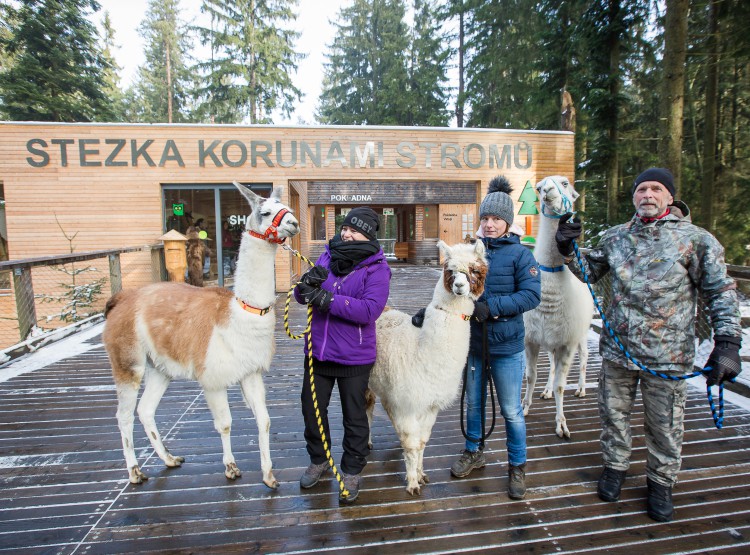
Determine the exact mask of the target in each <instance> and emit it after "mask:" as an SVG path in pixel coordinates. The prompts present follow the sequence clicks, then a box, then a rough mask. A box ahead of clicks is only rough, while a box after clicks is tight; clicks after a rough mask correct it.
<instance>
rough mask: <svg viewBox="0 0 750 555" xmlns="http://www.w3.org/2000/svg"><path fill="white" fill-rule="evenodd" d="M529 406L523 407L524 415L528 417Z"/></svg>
mask: <svg viewBox="0 0 750 555" xmlns="http://www.w3.org/2000/svg"><path fill="white" fill-rule="evenodd" d="M529 408H530V407H529V405H526V406H524V407H523V415H524V416H528V415H529Z"/></svg>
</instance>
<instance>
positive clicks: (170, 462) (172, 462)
mask: <svg viewBox="0 0 750 555" xmlns="http://www.w3.org/2000/svg"><path fill="white" fill-rule="evenodd" d="M184 462H185V457H173V456H172V455H169V458H168V459H167V460H166V461H164V464H166V465H167V466H168V467H170V468H176V467H178V466H182V463H184Z"/></svg>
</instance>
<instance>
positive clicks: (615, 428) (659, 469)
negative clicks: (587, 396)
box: [599, 360, 687, 486]
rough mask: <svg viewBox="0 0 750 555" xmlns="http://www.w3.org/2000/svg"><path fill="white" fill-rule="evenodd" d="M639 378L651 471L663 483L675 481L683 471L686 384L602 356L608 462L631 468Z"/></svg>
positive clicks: (603, 443) (648, 472)
mask: <svg viewBox="0 0 750 555" xmlns="http://www.w3.org/2000/svg"><path fill="white" fill-rule="evenodd" d="M639 383H640V386H641V398H642V399H643V406H644V412H645V414H644V425H643V430H644V433H645V436H646V450H647V458H646V475H647V476H648V477H649V478H651V480H653V481H655V482H658V483H660V484H662V485H665V486H672V485H674V484H675V483H676V482H677V472H678V471H679V470H680V463H681V452H682V436H683V432H684V431H685V428H684V426H683V419H684V416H685V400H686V399H687V383H686V382H685V380H679V381H674V380H665V379H663V378H659V377H657V376H652V375H651V374H649V373H648V372H642V371H640V370H629V369H627V368H625V367H624V366H620V365H619V364H615V363H613V362H610V361H608V360H602V371H601V373H600V374H599V416H600V418H601V422H602V433H601V437H600V440H601V446H602V456H603V459H604V466H607V467H610V468H614V469H616V470H627V469H628V468H629V466H630V453H631V450H632V432H631V426H630V415H631V412H632V410H633V405H634V403H635V396H636V390H637V388H638V384H639Z"/></svg>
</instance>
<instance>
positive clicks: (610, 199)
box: [606, 0, 621, 224]
mask: <svg viewBox="0 0 750 555" xmlns="http://www.w3.org/2000/svg"><path fill="white" fill-rule="evenodd" d="M620 10H621V7H620V2H619V0H610V26H614V24H615V20H616V19H617V18H619V17H620V16H619V12H620ZM610 33H611V35H610V40H609V98H610V99H611V101H612V104H613V107H612V113H611V114H610V118H609V122H608V125H609V129H608V132H607V135H608V137H607V138H608V143H609V144H608V147H609V153H608V160H607V170H606V171H607V222H608V223H610V224H613V223H615V222H616V221H617V197H618V193H619V189H620V175H619V167H620V163H619V162H620V160H619V154H618V152H619V145H618V144H617V143H618V142H619V139H620V109H619V101H618V97H619V96H620V34H619V33H620V31H616V30H615V31H610Z"/></svg>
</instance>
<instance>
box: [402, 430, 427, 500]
mask: <svg viewBox="0 0 750 555" xmlns="http://www.w3.org/2000/svg"><path fill="white" fill-rule="evenodd" d="M398 429H399V438H400V439H401V447H402V448H403V450H404V463H405V464H406V491H407V492H408V493H409V494H410V495H415V494H416V495H419V493H420V487H419V474H418V472H417V468H418V467H419V451H420V446H421V443H422V441H421V437H420V426H419V422H417V419H416V418H411V417H409V418H408V420H405V421H401V425H400V426H398Z"/></svg>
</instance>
